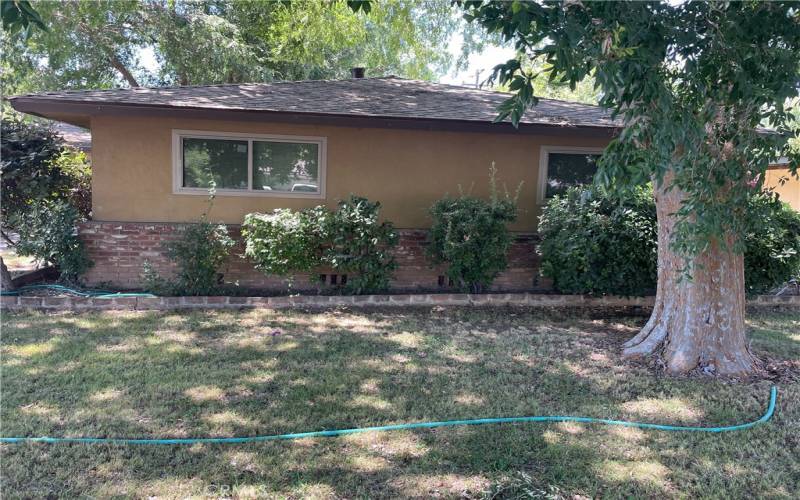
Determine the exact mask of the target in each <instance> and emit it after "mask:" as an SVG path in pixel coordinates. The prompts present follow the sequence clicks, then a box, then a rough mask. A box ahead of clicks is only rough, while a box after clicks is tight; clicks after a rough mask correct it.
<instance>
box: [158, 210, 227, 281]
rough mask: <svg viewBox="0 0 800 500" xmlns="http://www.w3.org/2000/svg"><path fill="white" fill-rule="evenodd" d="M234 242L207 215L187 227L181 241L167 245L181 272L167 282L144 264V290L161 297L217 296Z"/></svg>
mask: <svg viewBox="0 0 800 500" xmlns="http://www.w3.org/2000/svg"><path fill="white" fill-rule="evenodd" d="M234 245H235V242H234V241H233V239H232V238H231V237H230V235H229V234H228V229H227V227H225V225H224V224H212V223H211V222H208V220H206V218H205V216H204V217H203V218H202V219H201V220H200V222H198V223H196V224H191V225H188V226H186V227H185V228H184V229H182V231H181V235H180V237H179V238H178V239H176V240H174V241H170V242H168V243H167V244H166V249H167V255H169V257H170V259H172V260H173V261H175V262H176V263H177V266H178V271H177V273H176V275H175V276H174V278H171V279H166V278H163V277H161V276H159V274H158V273H157V272H156V271H155V270H153V268H152V266H151V265H150V264H149V263H148V262H145V265H144V273H143V278H144V283H145V288H146V289H148V290H150V291H151V292H153V293H156V294H159V295H215V294H217V293H220V291H221V290H222V289H223V284H222V274H221V273H220V268H221V267H222V265H223V264H224V263H225V261H226V259H227V258H228V255H229V254H230V250H231V248H232V247H233V246H234Z"/></svg>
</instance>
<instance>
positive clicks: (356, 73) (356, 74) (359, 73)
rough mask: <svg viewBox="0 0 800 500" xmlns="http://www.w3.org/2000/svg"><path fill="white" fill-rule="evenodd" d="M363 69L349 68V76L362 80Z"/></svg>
mask: <svg viewBox="0 0 800 500" xmlns="http://www.w3.org/2000/svg"><path fill="white" fill-rule="evenodd" d="M364 71H365V70H364V68H350V76H351V77H353V78H364Z"/></svg>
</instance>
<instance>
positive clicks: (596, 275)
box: [538, 188, 800, 295]
mask: <svg viewBox="0 0 800 500" xmlns="http://www.w3.org/2000/svg"><path fill="white" fill-rule="evenodd" d="M748 213H749V214H750V220H751V221H752V224H751V229H750V231H749V232H748V233H747V236H746V239H745V245H746V250H745V254H744V274H745V287H746V290H747V292H748V293H751V294H754V293H763V292H766V291H768V290H770V289H772V288H774V287H776V286H778V285H780V284H782V283H784V282H786V281H787V280H789V279H791V278H793V277H796V276H797V275H798V274H799V273H800V214H798V213H797V212H795V211H793V210H792V209H791V208H789V207H788V206H787V205H785V204H782V203H781V202H779V201H778V200H777V199H776V198H775V197H774V196H772V195H767V194H764V195H759V196H756V197H754V198H752V199H751V200H750V201H749V203H748ZM539 236H540V238H541V242H540V244H539V248H538V252H539V254H540V256H541V272H542V274H543V275H544V276H546V277H549V278H551V279H552V280H553V285H554V287H555V288H556V290H558V291H560V292H565V293H588V294H617V295H640V294H644V293H647V292H650V291H653V290H655V287H656V280H657V265H658V254H657V241H658V226H657V220H656V210H655V201H654V200H653V192H652V190H651V189H649V188H641V189H639V190H637V191H635V192H634V193H633V194H631V195H629V196H626V197H625V198H623V199H616V198H612V197H609V196H608V195H604V194H602V193H600V192H598V191H597V190H596V189H593V188H588V189H587V188H571V189H570V190H569V191H567V193H565V194H564V195H563V196H557V197H554V198H552V199H551V200H550V201H549V202H548V204H547V206H546V207H545V209H544V211H543V213H542V216H541V217H540V221H539Z"/></svg>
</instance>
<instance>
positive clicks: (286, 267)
mask: <svg viewBox="0 0 800 500" xmlns="http://www.w3.org/2000/svg"><path fill="white" fill-rule="evenodd" d="M379 212H380V203H373V202H370V201H369V200H367V199H366V198H361V197H358V196H351V197H350V198H349V199H348V200H344V201H341V202H340V203H339V206H338V208H337V210H335V211H331V210H329V209H328V208H326V207H323V206H317V207H315V208H312V209H307V210H302V211H299V212H295V211H292V210H288V209H280V210H275V211H273V212H272V213H269V214H259V213H253V214H248V215H247V216H245V220H244V225H243V229H242V235H243V236H244V239H245V243H246V246H245V255H246V256H247V257H249V258H250V259H251V260H252V261H253V262H254V264H255V267H256V268H257V269H259V270H261V271H262V272H264V273H265V274H275V275H279V276H288V275H291V274H294V273H309V272H311V271H313V270H314V269H315V268H317V267H322V266H330V267H331V268H333V269H334V270H335V271H336V272H338V273H343V274H348V278H349V279H348V282H347V284H346V285H344V287H343V289H344V291H346V292H347V293H355V294H361V293H371V292H376V291H380V290H384V289H386V288H387V287H388V286H389V280H390V279H391V276H392V272H393V271H394V269H395V268H396V265H395V262H394V258H393V257H392V253H391V248H392V247H393V246H394V245H396V243H397V235H396V234H395V232H394V229H393V227H392V225H391V223H388V222H383V223H379V217H378V214H379Z"/></svg>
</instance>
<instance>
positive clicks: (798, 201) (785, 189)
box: [764, 158, 800, 211]
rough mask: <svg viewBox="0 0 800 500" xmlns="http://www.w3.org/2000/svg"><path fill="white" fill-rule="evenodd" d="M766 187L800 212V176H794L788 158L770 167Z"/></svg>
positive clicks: (765, 182) (765, 181)
mask: <svg viewBox="0 0 800 500" xmlns="http://www.w3.org/2000/svg"><path fill="white" fill-rule="evenodd" d="M764 186H765V187H766V188H767V189H771V190H772V191H774V192H775V193H777V194H778V197H779V198H780V199H781V201H784V202H786V203H788V204H789V205H790V206H791V207H792V208H793V209H795V210H798V211H800V176H797V175H792V173H791V170H790V168H789V160H788V159H787V158H781V159H780V160H778V161H777V162H776V163H775V164H774V165H770V166H769V168H768V169H767V176H766V178H765V179H764Z"/></svg>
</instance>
